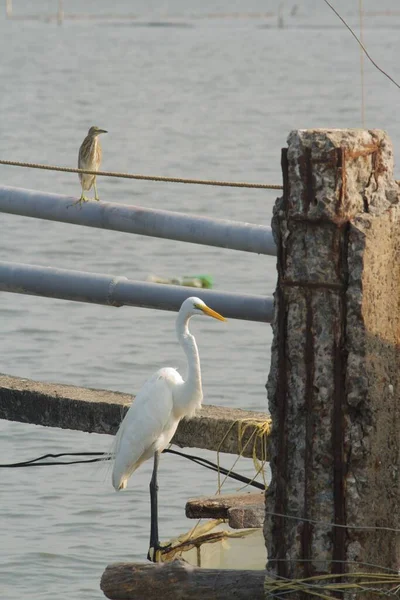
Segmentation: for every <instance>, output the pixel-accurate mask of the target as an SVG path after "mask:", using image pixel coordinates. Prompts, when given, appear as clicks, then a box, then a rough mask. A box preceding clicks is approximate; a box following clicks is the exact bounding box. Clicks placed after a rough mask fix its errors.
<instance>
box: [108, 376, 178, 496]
mask: <svg viewBox="0 0 400 600" xmlns="http://www.w3.org/2000/svg"><path fill="white" fill-rule="evenodd" d="M181 383H183V380H182V378H181V376H180V375H179V374H178V373H177V371H175V370H174V369H161V370H160V371H158V372H157V373H155V374H154V375H153V376H152V377H151V378H150V379H149V380H148V381H147V382H146V383H145V384H144V386H143V387H142V388H141V390H140V392H139V393H138V395H137V396H136V398H135V400H134V401H133V403H132V405H131V407H130V408H129V410H128V412H127V413H126V415H125V418H124V420H123V421H122V423H121V426H120V428H119V430H118V433H117V435H116V439H115V446H114V457H115V462H114V468H113V473H112V483H113V486H114V488H115V489H116V490H118V489H122V488H125V487H126V483H127V480H128V479H129V477H130V476H131V475H132V473H133V472H134V471H135V470H136V469H137V468H138V467H139V466H140V465H141V463H142V462H144V461H145V460H147V459H148V458H150V457H151V456H152V455H153V454H154V452H155V450H158V451H160V452H161V451H162V450H163V449H164V448H165V447H166V446H167V444H168V443H169V441H170V439H171V438H172V436H173V435H174V433H175V430H176V428H177V425H178V422H179V419H178V420H177V419H176V418H175V417H174V416H173V388H174V386H176V385H179V384H181Z"/></svg>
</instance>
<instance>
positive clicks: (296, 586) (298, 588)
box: [264, 573, 400, 600]
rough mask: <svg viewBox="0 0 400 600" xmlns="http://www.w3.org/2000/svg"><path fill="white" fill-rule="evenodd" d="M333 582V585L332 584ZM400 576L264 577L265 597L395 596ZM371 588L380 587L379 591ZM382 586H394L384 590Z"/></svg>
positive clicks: (328, 598) (370, 574)
mask: <svg viewBox="0 0 400 600" xmlns="http://www.w3.org/2000/svg"><path fill="white" fill-rule="evenodd" d="M332 582H335V583H332ZM399 585H400V576H399V575H395V574H386V573H339V574H331V573H328V574H324V575H315V576H313V577H307V578H304V579H284V580H282V579H274V578H272V577H269V576H266V577H265V580H264V593H265V597H266V598H268V597H274V596H275V595H276V593H277V592H280V593H284V594H287V593H288V592H293V593H296V592H303V593H304V592H305V593H306V594H308V595H310V596H317V597H318V598H322V599H324V600H331V599H332V595H331V592H333V593H335V592H344V591H347V590H350V591H351V590H354V591H359V592H372V591H373V592H374V594H376V595H377V596H388V595H396V594H397V593H398V591H399ZM372 586H380V589H377V588H376V587H372ZM383 586H385V587H386V586H395V587H392V588H391V589H389V590H387V589H384V587H383Z"/></svg>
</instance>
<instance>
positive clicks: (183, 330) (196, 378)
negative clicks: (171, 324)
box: [176, 314, 203, 401]
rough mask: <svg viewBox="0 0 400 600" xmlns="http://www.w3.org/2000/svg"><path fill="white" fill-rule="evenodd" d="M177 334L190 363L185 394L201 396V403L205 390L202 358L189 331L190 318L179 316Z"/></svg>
mask: <svg viewBox="0 0 400 600" xmlns="http://www.w3.org/2000/svg"><path fill="white" fill-rule="evenodd" d="M176 333H177V336H178V340H179V342H180V344H181V346H182V348H183V350H184V351H185V354H186V357H187V361H188V370H187V376H186V380H185V383H184V387H185V392H186V394H187V395H188V396H189V395H190V394H193V396H196V397H197V396H199V397H200V401H201V400H202V396H203V390H202V387H201V369H200V357H199V351H198V349H197V344H196V340H195V338H194V336H193V335H192V334H191V333H190V331H189V318H188V317H186V316H183V315H179V314H178V318H177V320H176Z"/></svg>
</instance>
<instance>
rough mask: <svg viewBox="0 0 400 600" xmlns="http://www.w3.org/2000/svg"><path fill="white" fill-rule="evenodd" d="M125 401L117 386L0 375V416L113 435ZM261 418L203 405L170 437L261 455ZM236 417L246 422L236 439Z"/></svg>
mask: <svg viewBox="0 0 400 600" xmlns="http://www.w3.org/2000/svg"><path fill="white" fill-rule="evenodd" d="M131 402H132V396H130V395H128V394H122V393H119V392H111V391H109V390H94V389H89V388H81V387H76V386H72V385H61V384H58V383H42V382H39V381H32V380H30V379H22V378H20V377H11V376H10V375H0V419H7V420H8V421H19V422H20V423H32V424H35V425H43V426H45V427H60V428H61V429H75V430H79V431H87V432H89V433H104V434H109V435H114V434H115V433H116V432H117V430H118V427H119V425H120V423H121V420H122V418H123V417H124V415H125V413H126V411H127V410H128V408H129V406H130V404H131ZM267 420H268V416H267V415H266V414H265V413H256V412H253V411H245V410H239V409H231V408H225V407H221V406H208V405H204V406H203V408H202V410H201V411H200V412H199V413H198V414H197V415H196V416H195V417H193V418H192V419H183V420H182V421H181V422H180V424H179V427H178V429H177V432H176V434H175V436H174V438H173V440H172V442H173V443H174V444H176V445H177V446H179V447H181V448H185V447H186V448H204V449H208V450H220V451H221V452H228V453H231V454H240V453H241V450H243V448H244V450H243V452H242V454H243V456H247V457H251V456H252V452H253V445H254V444H255V449H256V453H257V456H258V457H260V458H261V457H262V456H263V452H264V456H265V452H266V444H267V438H266V436H263V437H256V434H257V433H258V429H257V425H262V424H264V423H265V421H267ZM241 422H243V425H245V426H246V427H245V431H244V434H243V438H242V442H241V444H239V431H240V429H241ZM250 438H251V439H250ZM249 439H250V442H249V443H247V442H248V441H249ZM246 443H247V446H246Z"/></svg>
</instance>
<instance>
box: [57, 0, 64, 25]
mask: <svg viewBox="0 0 400 600" xmlns="http://www.w3.org/2000/svg"><path fill="white" fill-rule="evenodd" d="M63 21H64V8H63V0H58V11H57V23H58V25H62V24H63Z"/></svg>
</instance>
